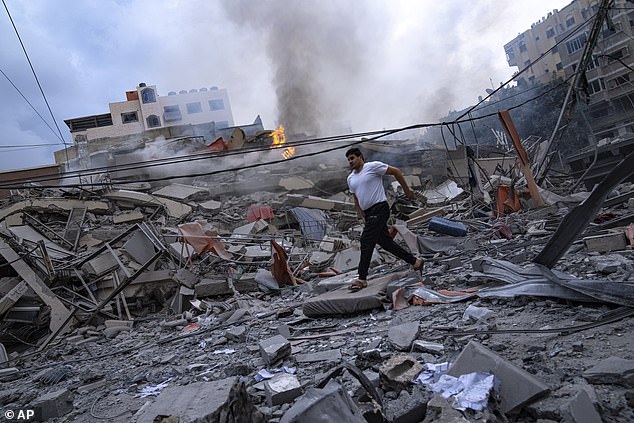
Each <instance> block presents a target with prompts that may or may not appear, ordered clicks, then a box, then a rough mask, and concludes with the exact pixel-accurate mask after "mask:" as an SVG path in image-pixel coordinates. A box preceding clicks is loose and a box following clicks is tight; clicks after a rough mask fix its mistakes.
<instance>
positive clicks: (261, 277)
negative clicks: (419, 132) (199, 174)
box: [0, 169, 634, 423]
mask: <svg viewBox="0 0 634 423" xmlns="http://www.w3.org/2000/svg"><path fill="white" fill-rule="evenodd" d="M260 173H262V172H260ZM345 175H346V171H345V170H327V169H322V172H321V175H318V174H317V173H313V174H308V173H307V174H304V175H303V176H301V177H300V176H288V175H284V174H279V175H278V176H276V177H275V178H273V180H274V181H275V182H274V183H271V182H270V181H271V179H269V180H268V181H265V179H264V176H262V175H260V177H257V175H256V177H255V178H254V179H252V178H253V177H254V172H251V173H248V172H246V173H245V172H242V173H239V174H235V175H233V177H228V176H227V177H225V181H226V182H222V183H219V184H210V183H208V181H204V180H202V179H198V180H195V181H190V182H191V185H187V184H181V183H179V184H170V185H164V186H160V187H153V188H151V189H148V187H141V189H139V190H135V189H136V188H139V187H138V186H132V185H130V186H126V187H110V188H109V189H107V190H103V191H99V190H88V189H86V190H77V191H73V190H69V189H62V188H60V189H38V188H36V187H34V188H31V189H29V190H22V191H20V192H19V193H17V194H16V195H14V197H13V198H11V199H9V200H6V201H4V203H3V204H1V208H0V282H1V283H0V287H1V290H2V292H1V293H0V294H1V295H0V313H1V315H2V321H1V322H0V342H1V346H2V348H0V362H2V363H3V367H2V368H0V385H1V387H0V399H1V404H2V407H3V409H4V410H19V409H32V410H34V412H35V413H36V415H37V417H36V418H37V420H35V421H47V420H48V421H58V422H62V421H68V422H70V421H78V422H79V421H81V422H98V421H103V420H110V421H121V422H139V423H141V422H181V423H183V422H202V421H219V422H245V421H249V422H284V423H286V422H310V421H317V419H320V420H318V421H342V422H343V421H346V422H366V421H367V422H399V423H403V422H432V421H433V422H438V421H440V422H460V421H465V422H466V421H482V422H484V421H487V422H505V421H528V422H531V421H532V422H542V423H545V422H579V421H584V422H595V421H596V422H599V421H611V422H627V421H632V420H633V419H634V346H633V345H632V342H631V341H632V329H633V325H634V320H632V316H633V315H634V311H633V308H632V307H633V306H634V283H633V281H634V260H633V259H634V250H633V249H632V247H633V246H634V224H632V222H633V221H634V185H633V184H631V183H622V184H616V185H615V186H613V187H611V189H610V191H609V193H608V194H607V195H606V196H605V198H600V199H599V200H598V201H599V202H600V204H598V205H596V204H594V205H593V204H592V203H593V201H592V200H593V198H592V196H591V195H590V193H587V192H575V193H572V194H568V189H567V188H570V187H571V186H572V183H568V185H566V183H563V184H561V185H559V188H558V189H555V188H554V187H553V189H552V190H550V191H549V190H543V189H540V194H541V197H542V200H543V201H544V203H545V205H543V206H541V207H535V206H534V205H533V204H532V203H531V200H534V199H531V198H530V196H528V198H527V196H526V195H525V194H526V193H525V192H522V189H521V187H517V186H513V184H512V183H510V180H505V177H504V176H503V175H502V176H500V175H496V176H492V177H491V178H490V180H489V181H487V182H488V183H487V184H484V185H482V186H481V187H482V189H480V190H475V191H468V190H466V189H464V188H461V187H460V186H459V185H458V184H457V183H456V182H454V181H453V180H451V179H448V180H445V181H443V182H441V183H437V184H435V185H433V186H431V185H430V184H426V185H425V184H423V183H421V182H420V179H419V178H418V175H417V174H415V173H412V174H411V175H410V176H408V179H409V180H410V181H412V182H414V181H418V182H416V183H412V185H413V187H414V188H415V189H417V190H418V191H419V193H420V194H421V195H420V198H419V199H417V200H406V199H405V198H404V197H403V196H402V195H399V192H398V191H396V190H391V191H390V194H391V198H390V203H391V206H392V213H393V217H394V225H393V226H392V228H391V229H392V234H393V236H394V237H395V239H396V240H397V241H398V242H401V243H403V244H404V245H406V246H407V247H409V249H410V250H411V251H412V252H413V253H415V254H416V255H418V256H420V257H423V258H424V259H425V265H424V269H423V270H422V271H421V272H420V273H418V272H415V271H413V270H412V269H411V267H409V266H408V265H406V264H404V263H402V262H399V261H397V260H396V259H395V258H394V257H392V256H391V255H389V254H387V253H385V252H384V251H382V250H380V249H376V250H375V254H374V256H373V265H372V268H371V275H370V280H369V286H368V287H367V288H364V289H362V290H360V291H357V292H350V291H349V290H348V289H347V287H348V286H349V285H350V283H351V282H352V280H354V279H355V277H356V272H355V269H356V266H357V263H358V258H359V236H360V234H361V231H362V228H363V226H362V222H360V221H359V220H358V218H357V216H356V213H355V209H354V204H353V203H352V201H351V199H350V198H349V197H348V196H347V195H346V193H345V192H344V188H345V185H343V184H345ZM250 178H251V179H250ZM235 180H252V182H253V183H252V184H250V185H249V184H248V183H246V182H243V183H241V184H239V186H240V187H242V188H241V190H240V191H239V192H236V191H233V190H232V187H233V186H236V184H235V183H232V181H235ZM133 188H134V189H133ZM326 193H328V194H326ZM592 207H598V209H599V212H598V213H592V216H590V213H589V212H588V213H585V214H584V213H583V211H584V210H587V209H588V208H590V209H591V208H592ZM574 213H576V214H575V216H576V215H582V216H585V217H587V220H588V222H587V223H586V222H584V221H583V219H581V218H578V219H577V220H575V222H573V225H576V226H575V227H568V226H566V223H567V222H566V219H565V217H566V216H570V215H571V214H574ZM566 231H567V232H571V231H577V232H579V236H575V237H574V239H571V240H570V242H569V243H567V244H565V245H563V246H558V245H554V246H553V245H552V244H553V242H554V241H553V239H554V238H557V237H559V235H558V234H560V233H562V232H563V233H566ZM561 238H565V236H562V237H561ZM555 241H556V240H555ZM558 249H561V250H563V251H562V252H561V254H559V253H558V252H557V251H556V250H558ZM536 257H539V258H540V259H539V260H537V261H535V258H536ZM547 261H550V262H553V263H555V264H554V265H553V266H548V265H545V264H544V263H545V262H547Z"/></svg>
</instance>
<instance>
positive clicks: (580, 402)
mask: <svg viewBox="0 0 634 423" xmlns="http://www.w3.org/2000/svg"><path fill="white" fill-rule="evenodd" d="M564 414H565V415H566V416H567V417H568V418H567V419H566V418H565V419H564V421H571V422H575V423H577V422H578V423H601V422H602V421H603V419H602V418H601V415H600V414H599V413H598V412H597V409H596V408H594V405H593V404H592V400H591V399H590V396H589V395H588V393H587V392H586V391H584V390H583V389H582V390H580V391H579V392H578V393H577V395H575V397H574V398H573V399H572V401H570V404H568V409H567V410H565V411H564Z"/></svg>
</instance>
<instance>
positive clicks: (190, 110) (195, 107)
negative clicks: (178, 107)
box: [187, 101, 203, 115]
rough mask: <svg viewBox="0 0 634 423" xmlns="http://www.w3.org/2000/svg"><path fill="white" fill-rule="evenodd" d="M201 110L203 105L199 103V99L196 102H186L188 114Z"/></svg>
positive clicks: (200, 111)
mask: <svg viewBox="0 0 634 423" xmlns="http://www.w3.org/2000/svg"><path fill="white" fill-rule="evenodd" d="M202 112H203V106H201V105H200V101H197V102H196V103H187V113H189V114H190V115H191V114H192V113H202Z"/></svg>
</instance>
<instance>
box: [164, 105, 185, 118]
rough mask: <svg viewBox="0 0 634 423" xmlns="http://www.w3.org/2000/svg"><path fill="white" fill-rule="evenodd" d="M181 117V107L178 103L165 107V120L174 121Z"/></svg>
mask: <svg viewBox="0 0 634 423" xmlns="http://www.w3.org/2000/svg"><path fill="white" fill-rule="evenodd" d="M181 119H182V116H181V109H180V107H178V105H175V106H164V107H163V120H164V121H165V122H174V121H177V120H181Z"/></svg>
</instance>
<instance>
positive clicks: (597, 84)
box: [588, 78, 605, 95]
mask: <svg viewBox="0 0 634 423" xmlns="http://www.w3.org/2000/svg"><path fill="white" fill-rule="evenodd" d="M604 89H605V81H604V80H603V78H599V79H595V80H594V81H590V82H589V83H588V93H589V94H590V95H592V94H594V93H598V92H599V91H601V90H604Z"/></svg>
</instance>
